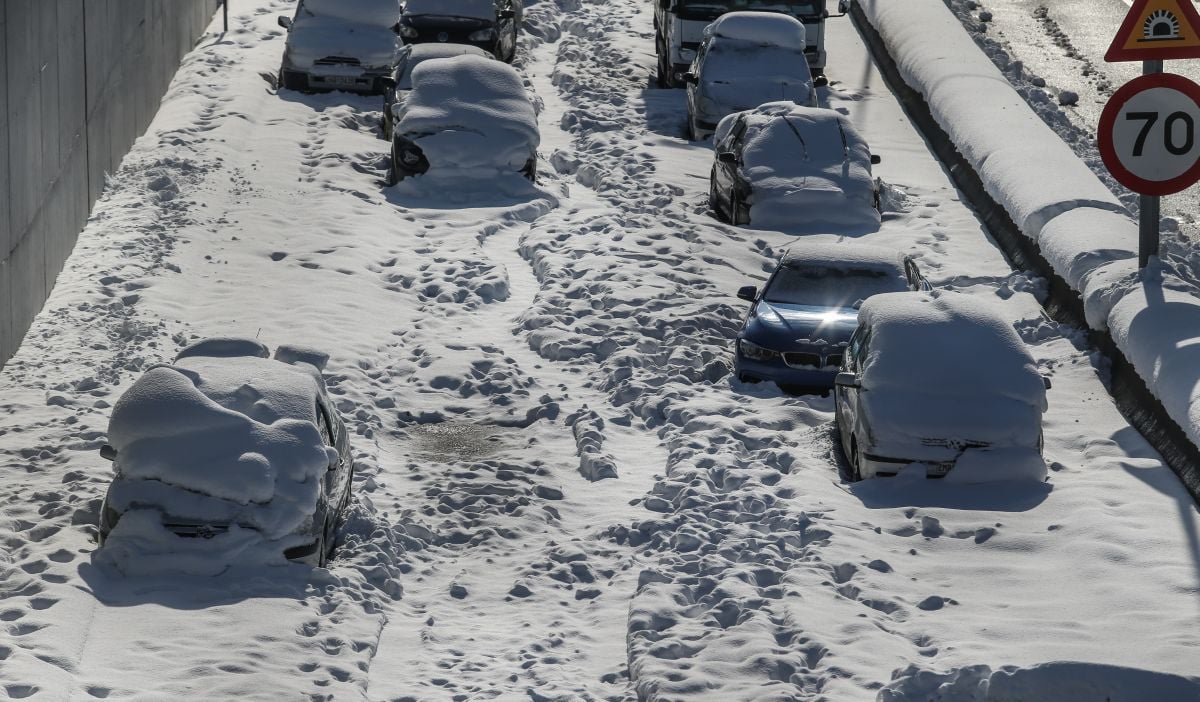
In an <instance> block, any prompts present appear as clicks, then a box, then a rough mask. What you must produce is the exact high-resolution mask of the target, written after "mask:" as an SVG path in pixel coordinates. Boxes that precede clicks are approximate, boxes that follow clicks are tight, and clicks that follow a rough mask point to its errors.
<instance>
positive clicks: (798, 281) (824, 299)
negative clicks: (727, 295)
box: [763, 267, 907, 307]
mask: <svg viewBox="0 0 1200 702" xmlns="http://www.w3.org/2000/svg"><path fill="white" fill-rule="evenodd" d="M906 288H907V286H906V285H905V283H904V280H903V279H902V278H900V276H899V275H897V274H896V273H895V272H891V271H886V270H879V269H874V270H873V269H855V268H804V267H797V268H784V269H781V270H780V271H779V273H777V274H776V275H775V277H774V278H773V279H772V280H771V283H770V285H768V286H767V290H766V293H765V294H764V295H763V299H765V300H766V301H767V302H774V303H779V304H784V305H808V306H812V307H854V306H855V304H856V303H858V302H859V301H861V300H865V299H867V298H868V297H871V296H872V295H878V294H880V293H888V292H900V291H903V290H905V289H906Z"/></svg>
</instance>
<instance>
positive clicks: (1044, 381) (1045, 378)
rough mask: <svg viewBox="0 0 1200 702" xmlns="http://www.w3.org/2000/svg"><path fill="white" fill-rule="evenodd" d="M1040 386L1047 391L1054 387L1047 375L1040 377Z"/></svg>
mask: <svg viewBox="0 0 1200 702" xmlns="http://www.w3.org/2000/svg"><path fill="white" fill-rule="evenodd" d="M1042 385H1044V386H1045V387H1046V389H1047V390H1049V389H1050V388H1051V387H1053V386H1054V384H1053V383H1051V382H1050V376H1048V375H1043V376H1042Z"/></svg>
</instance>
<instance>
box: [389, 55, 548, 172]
mask: <svg viewBox="0 0 1200 702" xmlns="http://www.w3.org/2000/svg"><path fill="white" fill-rule="evenodd" d="M412 85H413V89H412V92H411V93H409V96H408V99H407V101H406V102H405V103H404V112H403V115H402V116H401V119H400V121H399V123H398V124H397V125H396V130H397V132H398V133H400V134H402V135H404V136H406V137H408V138H410V139H412V140H413V141H414V142H416V144H417V145H418V146H419V147H420V148H421V151H422V152H423V153H424V154H425V158H426V159H428V161H429V173H428V174H427V175H448V176H452V177H455V178H463V177H467V178H490V177H494V176H495V175H496V174H497V172H499V173H517V172H518V171H520V170H521V168H522V167H523V166H524V165H525V163H526V162H527V161H528V160H529V159H530V157H531V156H532V154H533V152H534V150H535V149H536V148H537V145H538V143H539V141H540V137H539V135H538V127H537V115H536V114H535V113H534V110H533V105H532V104H531V103H530V102H529V98H528V96H527V95H526V94H525V86H524V85H523V84H522V82H521V77H520V76H519V75H517V72H516V71H515V70H513V68H512V67H511V66H509V65H507V64H505V63H503V62H501V61H494V60H491V59H486V58H483V57H481V56H456V57H454V58H445V59H431V60H429V61H422V62H421V65H419V66H417V67H416V68H415V69H413V76H412Z"/></svg>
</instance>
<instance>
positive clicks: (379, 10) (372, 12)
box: [304, 0, 400, 29]
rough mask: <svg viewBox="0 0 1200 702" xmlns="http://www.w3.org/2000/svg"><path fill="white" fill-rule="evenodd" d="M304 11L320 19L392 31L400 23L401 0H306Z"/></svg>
mask: <svg viewBox="0 0 1200 702" xmlns="http://www.w3.org/2000/svg"><path fill="white" fill-rule="evenodd" d="M304 9H306V10H308V11H309V12H311V13H313V14H314V15H317V16H319V17H322V18H325V17H331V18H334V19H340V20H343V21H345V22H355V23H357V24H369V25H372V26H374V27H382V28H384V29H390V28H391V27H392V26H394V25H395V24H396V22H398V21H400V2H399V0H304Z"/></svg>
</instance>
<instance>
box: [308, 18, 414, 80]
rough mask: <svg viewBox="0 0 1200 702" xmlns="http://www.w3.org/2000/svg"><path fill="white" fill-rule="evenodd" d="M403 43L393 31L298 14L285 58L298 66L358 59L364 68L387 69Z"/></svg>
mask: <svg viewBox="0 0 1200 702" xmlns="http://www.w3.org/2000/svg"><path fill="white" fill-rule="evenodd" d="M401 46H402V44H401V41H400V38H399V37H397V36H396V34H395V33H394V32H392V30H390V29H387V28H385V27H376V26H372V25H368V24H360V23H354V22H345V21H341V20H334V19H329V18H327V17H304V16H301V17H300V18H298V19H297V20H296V23H295V24H293V25H292V29H291V31H290V32H289V33H288V37H287V59H288V60H289V61H290V62H291V63H292V65H293V66H295V67H296V68H300V69H311V68H313V66H314V64H315V62H316V61H319V60H320V59H323V58H326V57H329V56H337V57H345V58H353V59H357V60H358V61H359V63H360V64H361V65H362V67H363V68H374V69H380V70H390V69H391V68H392V66H394V65H395V64H396V60H397V58H398V57H399V55H400V48H401Z"/></svg>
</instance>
